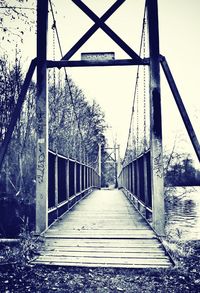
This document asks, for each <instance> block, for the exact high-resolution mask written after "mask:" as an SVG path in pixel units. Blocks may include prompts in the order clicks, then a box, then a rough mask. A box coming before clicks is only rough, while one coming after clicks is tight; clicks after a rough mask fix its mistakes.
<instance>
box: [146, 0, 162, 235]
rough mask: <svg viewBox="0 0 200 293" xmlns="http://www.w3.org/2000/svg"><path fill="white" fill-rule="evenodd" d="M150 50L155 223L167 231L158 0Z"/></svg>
mask: <svg viewBox="0 0 200 293" xmlns="http://www.w3.org/2000/svg"><path fill="white" fill-rule="evenodd" d="M146 3H147V16H148V27H149V50H150V131H151V172H152V174H151V175H152V176H151V178H152V200H153V206H152V209H153V227H154V229H155V231H156V232H157V234H158V235H160V236H162V235H164V185H163V155H162V121H161V98H160V66H159V61H160V60H159V58H160V52H159V28H158V4H157V0H147V2H146Z"/></svg>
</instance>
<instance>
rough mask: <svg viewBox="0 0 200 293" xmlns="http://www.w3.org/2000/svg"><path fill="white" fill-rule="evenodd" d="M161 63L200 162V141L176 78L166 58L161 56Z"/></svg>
mask: <svg viewBox="0 0 200 293" xmlns="http://www.w3.org/2000/svg"><path fill="white" fill-rule="evenodd" d="M160 62H161V65H162V69H163V71H164V73H165V77H166V79H167V81H168V84H169V87H170V89H171V92H172V94H173V96H174V99H175V102H176V105H177V107H178V109H179V112H180V114H181V117H182V119H183V123H184V125H185V128H186V130H187V133H188V135H189V138H190V140H191V143H192V145H193V147H194V150H195V153H196V155H197V158H198V159H199V161H200V145H199V141H198V139H197V136H196V133H195V131H194V128H193V126H192V123H191V121H190V118H189V116H188V114H187V111H186V109H185V106H184V104H183V101H182V99H181V96H180V94H179V91H178V88H177V86H176V83H175V81H174V78H173V76H172V73H171V70H170V68H169V65H168V63H167V60H166V59H165V57H164V56H161V58H160Z"/></svg>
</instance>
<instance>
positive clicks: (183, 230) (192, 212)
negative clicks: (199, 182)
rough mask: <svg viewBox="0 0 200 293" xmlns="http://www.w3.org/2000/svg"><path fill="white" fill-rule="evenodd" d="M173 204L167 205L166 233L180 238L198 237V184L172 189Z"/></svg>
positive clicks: (199, 204) (199, 214) (199, 190)
mask: <svg viewBox="0 0 200 293" xmlns="http://www.w3.org/2000/svg"><path fill="white" fill-rule="evenodd" d="M171 193H172V194H174V199H175V202H176V203H175V204H170V205H168V208H167V212H166V219H167V221H166V233H167V234H168V235H170V236H171V237H173V238H179V239H180V240H198V239H200V186H197V187H196V186H195V187H185V188H182V187H176V188H173V189H172V192H171Z"/></svg>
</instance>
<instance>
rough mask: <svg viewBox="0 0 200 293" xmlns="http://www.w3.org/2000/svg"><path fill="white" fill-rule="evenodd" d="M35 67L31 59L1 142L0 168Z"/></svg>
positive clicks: (34, 61) (34, 60) (34, 62)
mask: <svg viewBox="0 0 200 293" xmlns="http://www.w3.org/2000/svg"><path fill="white" fill-rule="evenodd" d="M35 67H36V59H33V60H32V61H31V64H30V66H29V69H28V72H27V74H26V77H25V80H24V83H23V85H22V89H21V93H20V95H19V98H18V100H17V104H16V106H15V109H14V111H13V114H12V117H11V121H10V124H9V127H8V130H7V132H6V134H5V138H4V140H3V142H2V144H1V149H0V170H1V168H2V165H3V160H4V157H5V154H6V151H7V149H8V145H9V142H10V140H11V137H12V134H13V131H14V128H15V125H16V123H17V120H18V119H19V117H20V113H21V109H22V105H23V102H24V99H25V96H26V93H27V90H28V88H29V85H30V82H31V79H32V76H33V73H34V71H35Z"/></svg>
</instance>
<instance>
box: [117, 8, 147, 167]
mask: <svg viewBox="0 0 200 293" xmlns="http://www.w3.org/2000/svg"><path fill="white" fill-rule="evenodd" d="M145 16H146V3H145V7H144V14H143V24H142V33H141V39H140V49H139V56H140V57H141V54H142V43H143V35H144V33H145V25H146V18H145ZM139 68H140V65H138V66H137V73H136V81H135V88H134V95H133V103H132V111H131V118H130V125H129V131H128V140H127V146H126V151H125V156H124V160H123V163H124V161H125V160H126V155H127V152H128V142H129V139H130V136H131V135H130V134H131V128H132V127H131V125H132V121H133V114H134V112H135V102H136V97H137V88H138V80H139Z"/></svg>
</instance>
